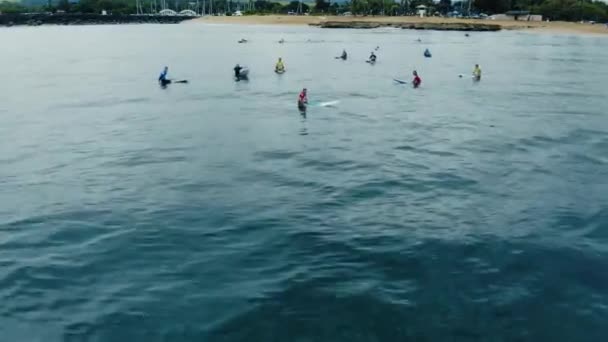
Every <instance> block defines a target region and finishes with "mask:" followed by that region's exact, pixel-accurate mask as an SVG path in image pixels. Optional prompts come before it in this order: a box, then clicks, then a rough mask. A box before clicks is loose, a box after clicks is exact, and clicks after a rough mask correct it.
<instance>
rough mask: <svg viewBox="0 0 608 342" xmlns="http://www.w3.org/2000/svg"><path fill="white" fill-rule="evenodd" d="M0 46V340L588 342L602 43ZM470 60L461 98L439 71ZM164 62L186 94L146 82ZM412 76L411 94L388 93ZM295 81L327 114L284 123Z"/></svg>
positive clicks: (173, 32) (179, 38)
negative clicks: (415, 83) (243, 70)
mask: <svg viewBox="0 0 608 342" xmlns="http://www.w3.org/2000/svg"><path fill="white" fill-rule="evenodd" d="M242 37H245V38H247V39H249V40H250V43H248V44H245V45H243V44H236V41H237V40H238V39H240V38H242ZM419 37H420V38H421V39H422V41H423V42H422V43H418V42H416V39H417V38H419ZM281 38H284V39H285V40H286V43H285V44H283V45H279V44H277V43H276V41H278V40H279V39H281ZM0 44H2V46H3V47H5V48H4V49H3V51H2V53H1V54H0V62H1V65H3V66H4V70H3V78H4V81H5V82H4V85H3V86H2V88H1V92H0V93H1V94H2V100H1V102H0V123H1V124H0V165H1V167H0V303H1V304H0V340H1V341H297V342H304V341H307V342H308V341H349V342H356V341H602V340H605V339H606V337H607V336H608V326H607V325H606V321H607V319H608V290H607V289H608V274H607V273H606V270H608V195H607V194H608V135H607V131H608V117H607V114H606V109H607V108H608V98H607V96H608V91H607V90H606V80H608V67H607V66H606V65H605V63H604V61H605V60H607V59H608V48H607V47H608V39H606V38H603V37H594V36H567V35H555V36H554V35H548V34H530V33H523V32H500V33H478V34H472V36H471V37H470V38H465V37H464V35H463V34H462V33H450V32H415V31H401V30H392V29H382V30H372V31H351V30H335V31H324V30H321V29H317V28H307V27H251V26H221V25H215V26H213V25H196V24H183V25H176V26H154V25H146V26H99V27H93V26H92V27H38V28H11V29H0ZM376 45H379V46H380V50H379V51H378V52H377V54H378V63H377V64H376V65H375V66H369V65H367V64H365V63H364V60H365V59H366V58H367V56H368V54H369V52H370V51H371V50H372V49H373V48H374V47H375V46H376ZM427 47H428V48H429V49H430V50H431V51H432V53H433V58H431V59H425V58H423V56H422V52H423V50H424V48H427ZM342 48H346V49H347V50H348V52H349V53H350V60H349V61H347V62H345V63H342V62H339V61H336V60H334V59H333V57H334V56H335V55H337V54H338V53H339V52H340V51H341V50H342ZM279 56H282V57H283V58H284V59H285V63H286V66H287V70H288V71H287V73H286V74H284V75H282V76H277V75H275V74H274V73H272V68H273V66H274V61H275V59H276V58H277V57H279ZM236 63H241V64H246V65H248V66H249V67H250V68H251V74H250V76H251V79H250V81H249V82H239V83H235V82H234V81H233V80H232V78H231V72H232V70H231V69H232V67H233V66H234V64H236ZM475 63H479V64H481V67H482V69H483V71H484V78H483V80H482V82H481V83H478V84H474V83H472V82H471V81H470V80H469V79H460V78H458V77H457V76H458V74H463V73H467V74H468V73H470V71H471V70H472V67H473V65H474V64H475ZM164 65H169V66H170V73H171V74H172V75H173V76H174V77H175V78H188V79H189V80H190V84H188V85H172V86H170V87H168V88H167V89H161V88H159V87H158V85H157V84H156V83H155V79H156V77H157V75H158V72H159V71H160V69H161V68H162V66H164ZM414 68H415V69H417V70H418V71H419V72H420V74H421V76H422V78H423V85H422V87H421V88H420V89H417V90H413V89H411V88H409V87H407V86H398V85H395V84H394V83H393V82H392V78H393V77H406V76H407V77H408V79H409V75H410V73H411V71H412V69H414ZM302 87H308V89H309V91H310V98H311V100H315V101H330V100H340V103H339V104H338V105H337V106H335V107H326V108H309V110H308V112H307V115H306V116H305V117H303V116H301V115H300V113H299V112H298V110H297V108H296V105H295V99H296V97H297V93H298V91H299V90H300V89H301V88H302Z"/></svg>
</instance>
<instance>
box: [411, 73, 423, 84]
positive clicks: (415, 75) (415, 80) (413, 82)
mask: <svg viewBox="0 0 608 342" xmlns="http://www.w3.org/2000/svg"><path fill="white" fill-rule="evenodd" d="M413 74H414V80H412V85H413V86H414V88H418V87H420V83H422V79H421V78H420V76H418V71H416V70H414V72H413Z"/></svg>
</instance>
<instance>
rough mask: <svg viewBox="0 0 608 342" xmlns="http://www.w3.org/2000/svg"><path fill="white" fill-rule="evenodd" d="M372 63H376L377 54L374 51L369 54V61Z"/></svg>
mask: <svg viewBox="0 0 608 342" xmlns="http://www.w3.org/2000/svg"><path fill="white" fill-rule="evenodd" d="M368 62H370V63H376V55H375V54H374V52H373V51H372V54H371V55H370V56H369V61H368Z"/></svg>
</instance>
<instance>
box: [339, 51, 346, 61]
mask: <svg viewBox="0 0 608 342" xmlns="http://www.w3.org/2000/svg"><path fill="white" fill-rule="evenodd" d="M336 58H338V59H341V60H344V61H345V60H346V59H347V58H348V54H347V53H346V50H342V55H340V57H336Z"/></svg>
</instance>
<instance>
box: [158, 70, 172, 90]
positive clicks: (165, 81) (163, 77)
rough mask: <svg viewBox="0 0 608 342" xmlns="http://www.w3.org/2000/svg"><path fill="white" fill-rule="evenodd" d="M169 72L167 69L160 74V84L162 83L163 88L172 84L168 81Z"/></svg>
mask: <svg viewBox="0 0 608 342" xmlns="http://www.w3.org/2000/svg"><path fill="white" fill-rule="evenodd" d="M167 71H168V70H167V69H165V70H163V71H162V72H161V73H160V76H158V83H160V84H161V85H163V86H164V85H167V84H169V83H171V80H168V79H167Z"/></svg>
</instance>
